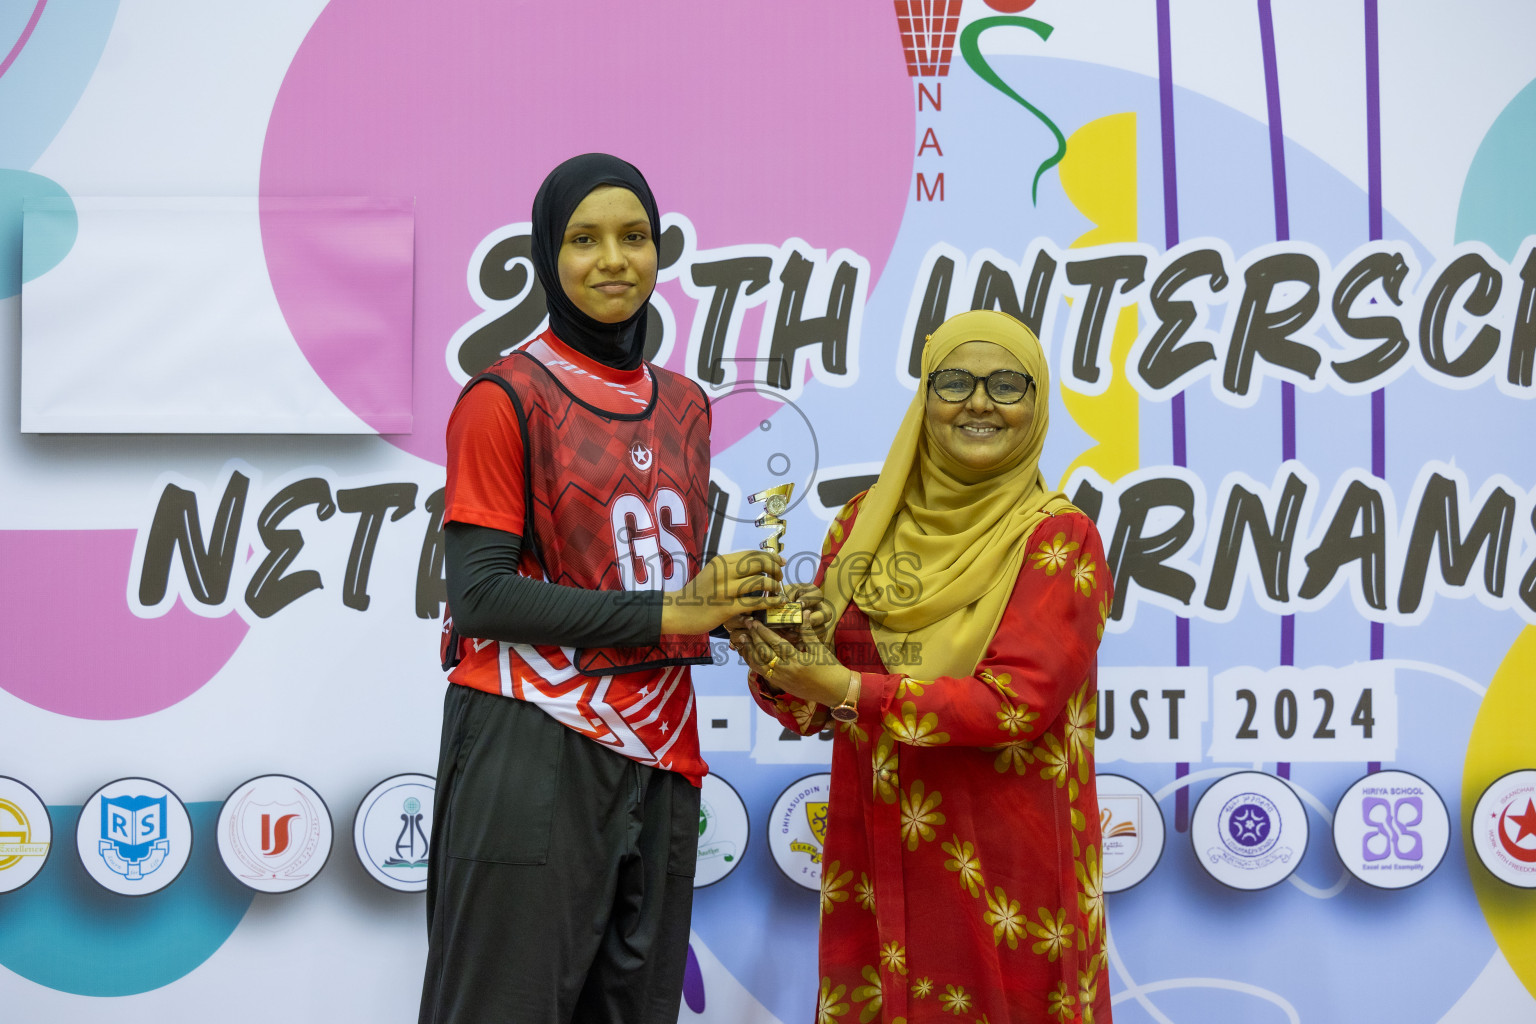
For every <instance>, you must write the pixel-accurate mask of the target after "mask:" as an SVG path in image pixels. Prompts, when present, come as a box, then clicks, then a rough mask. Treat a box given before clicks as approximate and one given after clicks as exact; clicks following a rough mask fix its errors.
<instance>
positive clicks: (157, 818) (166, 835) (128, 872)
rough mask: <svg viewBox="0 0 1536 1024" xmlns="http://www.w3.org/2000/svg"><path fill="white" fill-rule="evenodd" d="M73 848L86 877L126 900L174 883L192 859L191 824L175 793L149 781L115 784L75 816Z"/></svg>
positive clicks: (184, 807)
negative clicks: (75, 848)
mask: <svg viewBox="0 0 1536 1024" xmlns="http://www.w3.org/2000/svg"><path fill="white" fill-rule="evenodd" d="M75 844H76V847H77V848H78V850H79V853H80V863H81V864H83V865H84V866H85V870H86V873H87V874H89V875H90V876H91V877H92V878H93V879H95V880H96V881H97V882H98V883H99V884H100V885H101V886H102V887H103V888H106V889H110V890H112V891H113V892H116V893H122V894H123V895H125V896H143V895H146V894H148V893H152V892H157V891H159V890H160V889H163V888H165V887H166V886H167V885H170V884H171V883H172V882H174V881H175V880H176V878H177V876H179V875H180V874H181V871H182V868H184V867H186V865H187V858H188V857H189V856H190V855H191V853H192V822H191V820H190V819H189V818H188V817H187V809H186V806H185V805H184V804H182V802H181V800H180V799H178V798H177V796H176V794H175V793H172V792H171V791H170V790H169V789H167V788H165V787H164V786H162V785H161V784H160V783H158V782H155V781H154V780H152V779H118V780H117V781H116V782H111V783H108V784H107V785H105V786H103V787H102V788H101V789H99V790H97V791H96V793H95V794H93V795H92V796H91V798H90V799H89V800H87V801H86V802H85V806H84V807H83V808H81V810H80V821H79V824H78V825H77V826H76V829H75Z"/></svg>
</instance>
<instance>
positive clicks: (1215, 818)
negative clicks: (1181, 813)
mask: <svg viewBox="0 0 1536 1024" xmlns="http://www.w3.org/2000/svg"><path fill="white" fill-rule="evenodd" d="M1189 835H1190V839H1191V841H1192V842H1193V843H1194V845H1195V852H1196V855H1197V859H1198V860H1199V861H1200V866H1201V867H1203V868H1205V870H1206V872H1207V873H1209V874H1210V876H1211V877H1212V878H1214V879H1216V881H1218V882H1220V883H1221V884H1223V885H1227V886H1231V887H1232V888H1234V889H1246V890H1254V889H1268V888H1269V887H1270V886H1272V885H1278V884H1279V883H1281V882H1283V881H1285V880H1286V879H1287V878H1289V877H1290V876H1291V873H1292V872H1294V871H1295V870H1296V868H1297V866H1298V865H1299V864H1300V863H1301V857H1302V854H1303V853H1305V852H1306V849H1307V812H1306V809H1305V808H1304V807H1302V805H1301V800H1300V798H1299V797H1297V796H1296V793H1295V791H1294V790H1292V789H1291V787H1290V786H1289V785H1287V784H1286V783H1285V781H1284V780H1283V779H1280V778H1277V777H1276V776H1273V775H1266V774H1265V773H1263V772H1234V773H1233V774H1231V775H1228V776H1226V777H1225V778H1222V779H1218V780H1217V781H1216V782H1215V783H1213V784H1212V785H1211V787H1210V788H1209V789H1207V790H1206V791H1205V792H1204V793H1203V794H1202V795H1201V797H1200V802H1199V803H1198V804H1196V805H1195V811H1194V814H1193V815H1192V816H1191V818H1190V823H1189Z"/></svg>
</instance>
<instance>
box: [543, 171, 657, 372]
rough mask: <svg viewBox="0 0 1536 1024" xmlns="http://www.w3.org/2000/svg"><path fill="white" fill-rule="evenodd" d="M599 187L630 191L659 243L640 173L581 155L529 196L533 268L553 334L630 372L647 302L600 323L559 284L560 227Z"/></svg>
mask: <svg viewBox="0 0 1536 1024" xmlns="http://www.w3.org/2000/svg"><path fill="white" fill-rule="evenodd" d="M599 185H617V186H618V187H619V188H627V189H629V190H630V191H631V192H633V193H634V194H635V198H636V199H639V200H640V205H641V206H643V207H645V213H646V216H647V217H649V218H650V220H651V238H652V240H653V241H654V242H655V244H656V245H657V247H658V248H659V247H660V245H661V214H659V213H658V212H657V211H656V198H655V197H654V196H652V195H651V186H649V185H647V184H646V182H645V176H644V175H642V174H641V173H640V171H639V170H638V169H637V168H636V167H634V165H632V164H629V163H626V162H625V161H623V160H620V159H619V158H618V157H616V156H609V155H608V154H607V153H584V154H583V155H581V156H573V157H571V159H569V160H567V161H565V163H563V164H561V165H560V166H559V167H556V168H555V169H554V170H552V171H550V172H549V177H547V178H545V179H544V184H542V185H540V186H539V192H538V195H536V196H534V197H533V270H534V273H536V274H537V275H538V277H539V284H540V285H542V286H543V288H544V298H545V302H546V304H547V305H548V307H549V326H550V327H551V328H552V329H553V330H554V332H555V337H557V338H559V339H560V340H561V341H563V342H565V343H566V344H567V345H569V346H570V347H571V348H573V349H575V350H576V351H577V352H580V353H581V354H582V355H584V356H586V357H587V358H588V359H592V360H595V361H597V362H599V363H603V364H605V365H607V366H612V367H614V368H615V369H618V370H633V369H635V368H636V367H637V366H639V365H640V360H641V355H642V353H643V352H644V351H645V323H646V319H647V316H648V314H649V312H650V303H649V301H647V302H644V303H641V305H640V308H639V309H638V310H636V311H635V314H634V315H633V316H631V317H630V318H629V319H628V320H625V321H623V322H622V323H617V324H605V323H603V322H602V321H600V320H594V319H592V318H591V317H590V316H588V315H587V314H585V313H583V312H582V311H581V310H579V309H577V308H576V304H575V303H574V302H572V301H571V299H570V296H568V295H566V294H565V289H564V288H562V287H561V286H560V269H559V258H560V246H561V244H562V243H563V242H564V241H565V227H566V225H567V224H569V223H570V222H571V214H573V213H575V212H576V207H578V206H580V205H581V201H582V200H583V199H585V198H587V196H588V194H590V193H591V191H592V190H593V189H595V188H597V187H598V186H599ZM647 299H649V296H647Z"/></svg>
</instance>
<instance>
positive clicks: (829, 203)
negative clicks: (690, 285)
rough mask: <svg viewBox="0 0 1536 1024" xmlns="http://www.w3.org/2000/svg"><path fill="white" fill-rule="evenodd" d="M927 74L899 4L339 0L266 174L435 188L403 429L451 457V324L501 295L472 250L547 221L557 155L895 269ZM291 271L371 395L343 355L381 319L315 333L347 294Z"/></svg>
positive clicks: (294, 303) (298, 68)
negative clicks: (477, 295)
mask: <svg viewBox="0 0 1536 1024" xmlns="http://www.w3.org/2000/svg"><path fill="white" fill-rule="evenodd" d="M912 95H913V94H912V86H911V80H910V79H909V78H908V77H907V74H906V63H905V58H904V57H903V54H902V48H901V37H900V34H899V32H898V29H897V24H896V18H895V15H894V13H893V11H892V9H891V8H890V7H889V5H885V4H862V3H860V4H830V5H829V4H827V3H825V2H824V0H779V2H777V3H771V4H767V3H759V4H750V5H749V4H709V5H700V4H697V3H683V2H680V0H663V2H657V3H651V4H646V5H641V6H635V5H624V6H616V5H612V4H608V3H602V2H599V0H562V2H560V3H519V4H508V3H503V2H499V0H496V2H492V0H483V2H478V3H476V2H463V0H461V2H456V3H442V4H433V5H431V7H430V8H426V7H423V6H422V5H421V4H420V3H416V2H411V0H333V2H332V3H331V4H329V5H328V6H327V7H326V8H325V10H324V11H323V12H322V13H321V15H320V16H319V18H318V19H317V20H316V22H315V24H314V26H313V28H312V29H311V30H310V32H309V35H308V36H307V38H306V39H305V40H304V43H303V44H302V45H301V46H300V48H299V51H298V53H297V54H296V56H295V57H294V60H293V63H292V65H291V66H290V68H289V70H288V74H287V76H286V78H285V79H284V81H283V85H282V88H281V90H280V91H279V93H278V97H277V101H276V103H275V105H274V107H273V110H272V118H271V121H270V123H269V125H268V129H267V138H266V143H265V149H264V151H263V154H262V168H261V192H262V195H263V196H264V197H274V198H275V197H281V196H375V197H410V198H414V201H415V296H414V298H415V303H414V312H413V320H414V351H413V355H412V375H413V380H412V382H411V385H412V401H411V408H412V431H411V433H410V434H397V435H392V436H390V438H389V439H390V440H391V441H392V442H394V443H395V444H396V445H398V446H399V447H400V448H402V449H404V450H406V451H408V452H411V453H412V454H415V455H419V456H421V457H423V458H426V459H429V460H432V461H434V462H437V463H442V462H443V460H444V447H443V428H444V426H445V425H446V423H447V417H448V412H449V410H450V409H451V408H452V404H453V401H454V399H455V397H456V396H457V393H458V385H457V384H456V383H455V381H454V380H453V378H452V376H451V374H450V373H449V371H448V369H447V363H446V359H445V352H446V349H447V344H448V341H449V339H450V338H451V337H452V335H453V333H454V332H455V331H456V330H458V329H459V328H460V327H461V326H463V325H464V324H465V323H467V322H468V321H470V320H471V319H472V318H474V317H475V315H476V314H478V313H479V312H480V309H479V307H478V306H477V305H476V304H475V302H474V300H473V299H472V297H471V295H470V294H469V291H468V288H467V286H466V272H467V268H468V263H469V260H470V258H471V255H472V254H473V252H474V250H475V246H476V245H477V244H478V243H479V242H480V241H481V240H482V239H484V238H485V237H486V236H487V235H489V234H490V233H491V232H493V231H495V230H496V229H497V228H499V227H502V226H504V225H507V224H512V223H516V222H518V221H526V220H527V219H528V217H529V208H530V206H531V204H532V200H533V193H534V191H535V189H536V188H537V187H538V184H539V182H540V181H541V180H542V179H543V176H544V175H545V174H546V173H547V172H548V171H549V169H550V168H552V167H553V166H554V165H555V164H557V163H559V162H560V161H561V160H563V159H565V158H567V157H569V156H572V155H575V154H577V153H582V152H587V151H592V150H602V151H606V152H611V153H615V154H617V155H619V156H622V157H624V158H625V159H628V160H630V161H632V162H633V163H635V164H636V165H637V166H638V167H640V168H641V170H642V171H644V172H645V174H646V177H647V178H648V179H649V181H650V182H651V186H652V188H653V189H654V190H655V192H656V195H657V198H658V202H659V205H660V206H661V209H662V211H663V212H664V213H665V212H668V211H675V212H678V213H682V214H684V215H685V216H687V217H688V218H689V220H690V221H692V223H693V225H694V227H695V228H696V230H697V236H698V244H699V246H700V247H701V248H704V249H712V248H720V247H724V246H731V245H741V244H769V245H775V246H777V245H780V244H782V243H783V242H785V241H786V240H788V239H790V238H801V239H804V240H805V241H806V242H808V243H810V245H812V246H813V247H816V248H819V249H825V250H827V251H828V252H829V253H830V252H832V251H834V250H836V249H839V248H846V249H850V250H852V251H854V252H856V253H858V254H860V255H861V256H864V257H865V258H866V259H868V260H869V263H870V267H871V270H872V271H873V273H874V276H875V277H876V278H878V276H879V272H880V270H881V269H882V268H883V266H884V264H885V260H886V258H887V256H888V254H889V252H890V249H891V246H892V244H893V243H894V240H895V237H896V232H897V229H898V228H899V226H900V223H901V217H902V213H903V211H904V210H905V208H906V202H907V193H908V190H909V182H910V179H911V173H912V161H913V152H914V149H913V147H914V143H915V135H914V127H913V105H912V104H913V99H912ZM264 244H265V246H266V254H267V261H268V265H269V267H275V266H283V267H285V268H293V267H296V266H297V267H303V266H304V261H305V260H307V259H313V258H316V257H314V256H312V255H311V254H312V253H313V252H315V251H316V247H315V246H313V245H312V244H309V243H307V242H306V241H305V240H303V239H297V238H290V237H288V236H286V235H285V234H284V233H282V232H278V233H272V232H267V233H266V234H265V235H264ZM315 269H316V272H317V274H318V273H319V272H320V271H321V270H322V269H323V268H319V267H316V268H315ZM293 276H294V275H292V274H291V273H288V272H287V271H285V274H284V275H283V276H281V277H280V275H278V274H275V273H274V274H273V284H274V288H275V289H276V291H277V296H278V300H279V302H280V303H281V305H282V309H283V314H284V316H285V318H286V319H287V322H288V325H289V328H290V329H291V330H292V331H293V334H294V337H295V338H296V339H297V340H298V343H299V345H300V347H301V348H302V349H303V350H304V351H305V353H306V356H308V357H309V358H310V359H311V363H312V364H313V365H314V366H315V369H316V371H317V372H318V373H319V374H320V376H321V378H322V379H323V380H325V381H326V383H327V385H328V386H329V387H331V388H332V390H333V391H335V392H336V393H337V395H338V397H340V398H341V399H342V401H344V402H347V403H348V405H349V407H352V408H353V409H354V411H357V405H356V404H355V402H357V401H358V400H359V396H357V395H353V394H349V393H348V389H349V388H351V387H353V385H351V384H349V383H348V377H347V375H346V374H344V373H342V372H341V367H342V364H344V363H348V362H350V363H352V364H353V369H354V370H355V366H356V363H357V362H360V361H366V360H368V359H369V351H368V346H367V342H366V338H363V337H359V338H358V340H357V341H355V342H352V343H349V345H348V346H347V347H348V349H349V351H346V352H342V353H337V352H336V351H334V349H331V350H330V351H325V346H324V345H317V342H316V339H319V338H322V337H323V336H325V335H326V332H327V331H329V330H332V329H333V328H334V326H335V325H334V319H335V316H336V312H335V310H334V309H333V308H331V306H330V305H329V304H328V303H327V302H326V301H325V296H324V294H323V291H319V290H316V289H313V288H308V289H305V288H299V287H295V286H294V285H293V284H292V283H291V281H292V279H293ZM285 282H288V283H285ZM664 294H665V295H666V296H667V297H668V299H669V301H670V302H671V304H672V308H673V310H674V311H675V313H676V315H677V320H678V324H677V330H678V333H679V334H680V335H682V336H683V337H686V336H687V331H688V328H689V324H690V322H691V319H692V317H693V315H694V309H693V305H694V304H693V303H692V302H691V301H690V300H687V299H686V298H684V297H683V295H682V293H681V291H680V290H679V289H677V288H676V285H675V284H671V285H668V286H665V290H664ZM754 312H759V311H754ZM748 329H749V328H744V333H746V332H747V330H748ZM751 336H755V331H753V332H752V335H751ZM685 347H686V346H683V345H678V346H676V347H675V349H674V359H673V360H670V361H669V365H671V366H673V368H681V363H682V354H683V351H684V349H685ZM312 350H313V351H312ZM353 376H355V373H354V374H353ZM764 406H765V408H769V404H768V403H767V402H766V401H765V403H764Z"/></svg>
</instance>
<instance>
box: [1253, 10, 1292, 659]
mask: <svg viewBox="0 0 1536 1024" xmlns="http://www.w3.org/2000/svg"><path fill="white" fill-rule="evenodd" d="M1259 44H1260V46H1261V48H1262V49H1263V51H1264V100H1265V103H1266V106H1267V108H1268V114H1269V168H1270V177H1271V180H1272V182H1273V186H1274V195H1275V241H1277V242H1285V241H1289V240H1290V237H1291V210H1290V205H1289V198H1288V196H1287V193H1286V183H1285V128H1284V125H1283V124H1282V122H1281V120H1280V68H1279V62H1278V61H1277V60H1276V58H1275V19H1274V16H1273V15H1272V14H1271V12H1270V7H1269V0H1259ZM1280 457H1281V459H1284V460H1289V459H1294V458H1295V457H1296V385H1294V384H1290V383H1285V384H1281V385H1280ZM1280 664H1282V665H1294V664H1296V617H1295V616H1294V615H1286V616H1283V617H1282V618H1281V619H1280Z"/></svg>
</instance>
